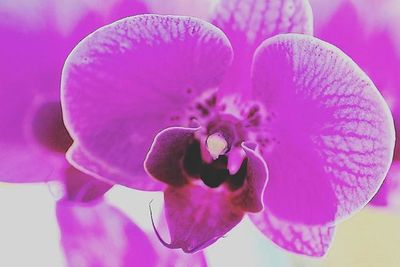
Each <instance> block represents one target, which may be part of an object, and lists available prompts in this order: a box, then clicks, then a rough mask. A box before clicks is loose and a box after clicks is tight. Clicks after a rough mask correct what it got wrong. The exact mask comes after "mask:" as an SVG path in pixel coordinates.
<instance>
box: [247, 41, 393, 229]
mask: <svg viewBox="0 0 400 267" xmlns="http://www.w3.org/2000/svg"><path fill="white" fill-rule="evenodd" d="M253 67H254V73H253V81H254V91H253V93H254V96H255V98H256V99H259V100H260V101H262V102H263V103H264V104H265V107H267V110H268V112H269V114H270V121H269V123H268V125H267V132H266V133H265V135H266V137H267V138H269V144H268V145H266V146H264V147H261V148H262V149H263V155H264V158H265V161H266V163H267V165H268V169H269V177H270V179H269V182H268V186H267V188H266V191H265V194H264V204H265V205H266V208H267V210H270V211H271V212H272V213H273V214H274V216H276V217H277V218H279V219H280V220H285V221H289V222H294V223H300V224H309V225H324V224H326V223H329V222H334V221H335V220H338V219H342V218H344V217H347V216H349V215H350V214H352V213H354V212H355V211H357V210H359V209H360V208H362V207H363V206H364V205H365V204H366V203H367V202H368V201H369V200H370V199H371V198H372V196H373V195H374V194H375V192H376V191H377V190H378V188H379V187H380V185H381V183H382V181H383V179H384V177H385V175H386V173H387V171H388V168H389V165H390V162H391V159H392V155H393V146H394V127H393V121H392V118H391V115H390V112H389V109H388V107H387V105H386V103H385V102H384V101H383V98H382V96H381V95H380V94H379V92H378V91H377V89H376V88H375V86H374V85H373V83H372V82H371V80H370V79H369V78H368V77H367V76H366V75H365V74H364V73H363V72H362V71H361V69H360V68H359V67H358V66H357V65H356V64H355V63H354V62H353V61H352V60H351V59H350V58H348V57H347V56H346V55H345V54H344V53H343V52H341V51H340V50H339V49H337V48H335V47H333V46H332V45H329V44H327V43H325V42H323V41H321V40H318V39H316V38H314V37H311V36H307V35H297V34H286V35H279V36H276V37H273V38H271V39H269V40H267V41H266V42H264V43H263V44H262V45H261V47H260V48H259V49H258V50H257V52H256V55H255V62H254V66H253Z"/></svg>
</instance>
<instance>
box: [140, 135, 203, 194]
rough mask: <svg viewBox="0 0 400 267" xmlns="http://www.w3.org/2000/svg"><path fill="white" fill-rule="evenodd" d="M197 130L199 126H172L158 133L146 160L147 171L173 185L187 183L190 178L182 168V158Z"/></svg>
mask: <svg viewBox="0 0 400 267" xmlns="http://www.w3.org/2000/svg"><path fill="white" fill-rule="evenodd" d="M197 130H198V128H183V127H172V128H167V129H165V130H162V131H161V132H160V133H159V134H157V136H156V137H155V138H154V142H153V144H152V145H151V148H150V151H149V153H148V154H147V156H146V160H145V161H144V167H145V169H146V171H147V172H148V173H149V174H150V175H151V176H152V177H154V178H156V179H158V180H160V181H161V182H164V183H166V184H169V185H172V186H182V185H184V184H186V183H187V182H188V180H187V178H186V176H185V174H184V172H183V169H182V159H183V157H184V155H185V152H186V149H187V146H188V145H189V142H190V141H191V140H192V139H193V138H194V133H195V132H196V131H197Z"/></svg>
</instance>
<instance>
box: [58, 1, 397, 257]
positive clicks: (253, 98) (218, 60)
mask: <svg viewBox="0 0 400 267" xmlns="http://www.w3.org/2000/svg"><path fill="white" fill-rule="evenodd" d="M217 10H218V11H217V13H216V15H215V16H214V19H212V22H213V23H214V24H215V25H217V26H219V27H220V29H221V30H220V29H218V28H216V27H215V26H213V25H212V24H209V23H207V22H204V21H202V20H199V19H194V18H190V17H179V16H159V15H141V16H135V17H129V18H126V19H123V20H120V21H117V22H115V23H113V24H110V25H107V26H105V27H103V28H101V29H99V30H97V31H96V32H94V33H92V34H91V35H89V36H88V37H86V38H85V39H84V40H83V41H82V42H80V43H79V45H78V46H77V47H76V48H75V49H74V50H73V52H72V53H71V54H70V55H69V57H68V59H67V61H66V63H65V66H64V69H63V77H62V106H63V111H64V119H65V122H66V125H67V129H68V130H69V132H70V134H71V136H72V137H73V139H74V144H73V146H72V147H71V148H70V150H69V151H68V153H67V158H68V160H69V161H70V162H71V164H73V165H74V166H75V167H76V168H78V169H80V170H82V171H84V172H86V173H89V174H91V175H93V176H95V177H97V178H99V179H102V180H105V181H111V182H112V183H118V184H122V185H125V186H128V187H131V188H135V189H140V190H156V191H157V190H163V191H164V200H165V214H166V219H167V222H168V228H169V233H170V238H171V241H170V242H169V243H167V242H166V241H164V240H163V238H162V237H161V236H160V234H159V233H158V232H157V230H156V233H157V235H158V236H159V237H160V240H161V242H163V243H164V244H165V245H166V246H167V247H170V248H181V249H182V250H183V251H185V252H195V251H198V250H200V249H202V248H205V247H207V246H209V245H210V244H212V243H213V242H215V241H216V240H217V239H218V238H220V237H221V236H223V235H225V234H226V233H227V232H228V231H229V230H230V229H232V228H233V227H234V226H235V225H237V224H238V223H239V222H240V221H241V220H242V218H243V216H245V215H246V214H247V215H249V216H250V218H251V220H252V221H253V222H254V223H255V225H256V226H257V227H258V228H259V229H260V230H261V231H262V232H263V233H264V234H265V235H266V236H267V237H269V238H270V239H271V240H272V241H273V242H274V243H276V244H278V245H279V246H281V247H283V248H285V249H287V250H289V251H293V252H296V253H301V254H306V255H311V256H322V255H324V254H325V253H326V251H327V249H328V246H329V244H330V242H331V239H332V235H333V232H334V227H335V224H336V222H338V221H340V220H342V219H344V218H347V217H348V216H350V215H351V214H353V213H354V212H356V211H357V210H359V209H360V208H362V207H363V206H364V205H365V204H366V203H367V202H368V201H369V200H370V199H371V198H372V197H373V195H374V194H375V192H376V191H377V190H378V188H379V187H380V185H381V183H382V181H383V179H384V177H385V175H386V173H387V170H388V168H389V165H390V162H391V158H392V154H393V146H394V126H393V121H392V118H391V115H390V112H389V109H388V107H387V105H386V103H385V102H384V100H383V98H382V96H381V95H380V94H379V92H378V91H377V89H376V88H375V86H374V84H373V83H372V81H371V80H370V79H369V78H368V77H367V76H366V74H365V73H364V72H363V71H362V70H361V69H360V68H359V67H358V66H357V65H356V64H355V63H354V62H353V61H352V60H351V59H350V58H349V57H347V56H346V55H345V54H344V53H343V52H341V51H340V50H339V49H337V48H335V47H334V46H332V45H330V44H328V43H326V42H323V41H321V40H319V39H317V38H314V37H311V36H309V35H302V34H295V33H290V34H280V33H286V32H297V33H311V21H312V17H311V13H310V9H309V5H308V3H307V2H306V1H261V0H260V1H255V0H253V1H245V0H242V1H222V3H221V5H220V6H219V8H217ZM224 33H226V34H227V36H226V35H225V34H224ZM276 34H278V35H276ZM274 35H276V36H274ZM267 180H268V183H267Z"/></svg>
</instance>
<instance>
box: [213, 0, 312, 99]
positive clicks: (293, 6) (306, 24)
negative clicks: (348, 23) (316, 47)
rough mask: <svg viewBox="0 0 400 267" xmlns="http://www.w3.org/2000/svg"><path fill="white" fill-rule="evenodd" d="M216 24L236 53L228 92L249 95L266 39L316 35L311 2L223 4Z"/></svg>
mask: <svg viewBox="0 0 400 267" xmlns="http://www.w3.org/2000/svg"><path fill="white" fill-rule="evenodd" d="M212 21H213V24H214V25H216V26H218V27H220V28H221V29H222V30H223V31H224V32H225V33H226V35H227V36H228V38H229V40H230V41H231V43H232V46H233V49H234V53H235V60H234V62H233V66H232V68H231V69H230V70H229V72H228V74H227V77H226V79H225V81H224V84H223V86H222V87H223V88H222V89H223V90H224V92H229V91H237V92H241V93H242V94H246V93H247V92H248V89H249V87H250V86H251V79H250V69H251V62H252V59H253V54H254V51H255V50H256V48H257V47H258V46H259V45H260V44H261V42H262V41H264V40H265V39H267V38H269V37H271V36H274V35H276V34H279V33H289V32H294V33H305V34H312V13H311V8H310V5H309V3H308V1H307V0H222V1H220V3H219V5H218V6H217V8H216V12H215V14H214V19H213V20H212Z"/></svg>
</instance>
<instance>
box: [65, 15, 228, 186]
mask: <svg viewBox="0 0 400 267" xmlns="http://www.w3.org/2000/svg"><path fill="white" fill-rule="evenodd" d="M231 58H232V51H231V48H230V45H229V42H228V40H227V39H226V37H225V36H224V35H223V33H222V32H221V31H219V30H218V29H217V28H215V27H213V26H212V25H210V24H207V23H205V22H202V21H200V20H197V19H194V18H188V17H172V16H157V15H143V16H136V17H129V18H126V19H123V20H120V21H118V22H115V23H113V24H111V25H108V26H106V27H103V28H101V29H99V30H97V31H96V32H95V33H93V34H92V35H90V36H88V37H87V38H85V39H84V40H83V41H82V42H81V43H80V44H79V45H78V46H77V47H76V48H75V49H74V51H73V52H72V53H71V55H70V56H69V57H68V59H67V61H66V64H65V67H64V71H63V82H62V91H63V93H62V94H63V95H62V99H63V108H64V111H65V120H66V124H67V126H68V129H69V130H70V132H71V134H72V136H73V138H74V139H75V141H76V142H77V146H79V147H80V148H81V149H83V150H84V151H85V154H86V158H90V159H91V161H93V162H96V163H97V164H102V165H103V164H104V165H106V166H108V168H110V169H112V171H111V170H107V171H106V172H107V173H106V175H103V173H97V174H98V175H99V176H103V177H107V178H109V179H110V180H112V181H114V182H115V183H120V184H124V185H127V186H131V187H135V186H134V185H135V183H136V182H135V180H137V179H142V180H143V179H146V181H147V180H148V177H147V175H146V173H145V172H144V170H143V161H144V159H145V156H146V154H147V151H148V149H149V147H150V146H151V143H152V139H153V138H154V137H155V135H156V134H157V133H158V132H159V131H161V130H162V129H164V128H166V127H167V126H173V125H176V124H177V123H178V125H180V124H182V122H179V119H178V120H176V119H177V117H179V116H181V115H182V111H183V110H184V108H185V107H186V106H187V105H188V104H190V102H191V101H192V100H193V99H194V97H195V96H197V95H199V94H200V93H202V92H203V91H204V90H206V89H210V88H213V87H215V86H216V85H218V83H219V82H220V81H221V79H222V77H223V74H224V72H225V69H226V68H227V66H228V65H229V64H230V62H231ZM75 160H76V159H75ZM77 163H78V164H79V165H82V166H83V167H84V168H85V166H84V164H85V162H77ZM88 169H89V168H88ZM110 173H114V175H111V176H108V175H109V174H110Z"/></svg>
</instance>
